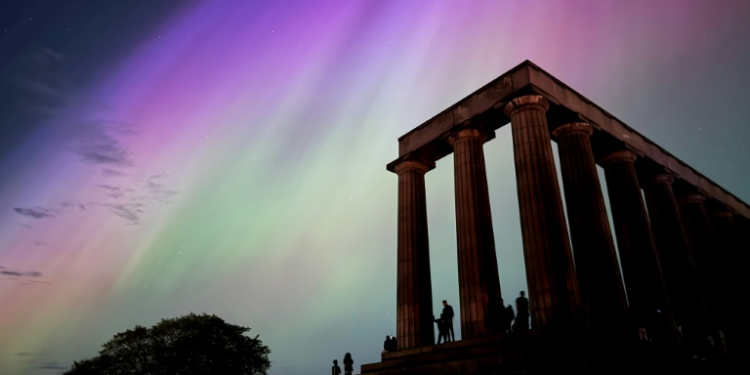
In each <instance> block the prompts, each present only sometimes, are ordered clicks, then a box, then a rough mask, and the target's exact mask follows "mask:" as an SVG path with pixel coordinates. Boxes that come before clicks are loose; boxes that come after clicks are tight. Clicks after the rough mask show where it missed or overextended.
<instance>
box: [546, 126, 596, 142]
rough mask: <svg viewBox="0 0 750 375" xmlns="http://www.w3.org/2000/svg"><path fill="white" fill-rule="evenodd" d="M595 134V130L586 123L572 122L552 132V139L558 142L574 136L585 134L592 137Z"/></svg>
mask: <svg viewBox="0 0 750 375" xmlns="http://www.w3.org/2000/svg"><path fill="white" fill-rule="evenodd" d="M593 133H594V128H593V127H592V126H591V125H589V124H587V123H585V122H571V123H569V124H565V125H563V126H560V127H558V128H557V129H555V130H553V131H552V138H553V139H555V140H558V139H560V138H563V137H567V136H570V135H574V134H583V135H586V136H587V137H590V136H591V134H593Z"/></svg>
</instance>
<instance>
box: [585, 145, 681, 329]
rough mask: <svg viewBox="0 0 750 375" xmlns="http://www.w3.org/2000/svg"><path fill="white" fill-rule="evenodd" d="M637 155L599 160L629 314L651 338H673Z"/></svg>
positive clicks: (615, 155)
mask: <svg viewBox="0 0 750 375" xmlns="http://www.w3.org/2000/svg"><path fill="white" fill-rule="evenodd" d="M635 159H636V155H635V154H634V153H633V152H630V151H615V152H613V153H611V154H609V155H606V156H605V157H603V158H601V159H600V160H599V162H600V164H601V165H602V167H603V168H604V173H605V176H606V180H607V192H608V193H609V206H610V209H611V210H612V220H613V221H614V227H615V233H616V234H617V245H618V250H619V253H620V262H621V264H622V272H623V274H624V279H625V287H626V290H627V295H628V302H629V307H630V309H629V315H630V318H631V321H632V322H633V325H634V326H635V327H636V328H639V329H644V330H646V332H643V333H645V334H646V335H647V336H648V337H649V338H652V339H656V340H658V341H673V340H674V339H675V337H674V334H675V327H674V319H673V316H672V311H671V308H670V304H669V299H668V297H667V292H666V288H665V286H664V280H663V278H662V274H661V268H660V265H659V260H658V257H657V256H656V249H655V247H654V242H653V238H652V235H651V229H650V227H649V222H648V217H647V216H646V206H645V205H644V203H643V196H642V195H641V187H640V185H639V183H638V177H637V175H636V172H635V164H634V162H635ZM662 326H664V327H662ZM644 338H645V337H644Z"/></svg>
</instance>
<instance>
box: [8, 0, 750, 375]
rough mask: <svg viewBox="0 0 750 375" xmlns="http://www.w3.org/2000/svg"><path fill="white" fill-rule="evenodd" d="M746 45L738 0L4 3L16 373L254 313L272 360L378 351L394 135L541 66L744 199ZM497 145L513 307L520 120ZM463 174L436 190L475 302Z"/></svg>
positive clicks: (505, 279)
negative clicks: (460, 243)
mask: <svg viewBox="0 0 750 375" xmlns="http://www.w3.org/2000/svg"><path fill="white" fill-rule="evenodd" d="M749 41H750V1H744V0H706V1H691V0H660V1H652V0H635V1H634V0H628V1H604V0H590V1H557V0H554V1H553V0H547V1H544V0H536V1H520V0H519V1H501V0H496V1H458V0H430V1H427V0H425V1H416V0H411V1H410V0H401V1H387V0H373V1H359V0H342V1H278V0H274V1H249V0H248V1H239V0H231V1H230V0H210V1H208V0H205V1H198V0H196V1H178V0H168V1H132V0H107V1H95V0H65V1H63V0H58V1H53V0H46V1H36V0H33V1H32V0H23V1H15V0H10V1H9V0H4V1H3V2H2V3H1V5H0V267H1V268H0V374H3V375H15V374H29V375H45V374H56V373H60V372H61V371H64V370H65V369H67V368H68V366H70V364H71V363H72V362H73V361H74V360H77V359H82V358H86V357H91V356H94V355H95V354H96V353H97V351H98V349H99V347H100V345H101V344H102V343H104V342H106V341H107V340H108V339H109V338H111V337H112V336H113V335H114V334H115V333H117V332H120V331H123V330H125V329H128V328H132V327H133V326H135V325H136V324H140V325H144V326H150V325H152V324H154V323H156V322H158V321H159V320H160V319H161V318H170V317H176V316H180V315H184V314H187V313H189V312H195V313H200V312H205V313H213V314H217V315H218V316H220V317H222V318H224V319H225V320H226V321H228V322H230V323H233V324H238V325H244V326H249V327H251V328H252V331H251V333H252V334H258V335H260V338H261V340H263V342H264V343H265V344H267V345H268V346H269V347H270V348H271V350H272V354H271V360H272V367H271V370H270V374H272V375H287V374H289V375H303V374H311V373H318V372H320V373H324V372H325V371H328V369H329V368H330V364H331V361H332V360H333V359H334V358H338V359H339V361H341V359H342V357H343V355H344V353H345V352H347V351H348V352H351V353H352V356H353V358H354V361H355V368H356V369H357V371H356V372H358V369H359V366H360V365H361V364H362V363H369V362H376V361H378V360H379V358H380V351H381V349H382V344H383V339H384V338H385V335H389V334H395V333H396V332H395V327H396V321H395V314H394V309H395V305H396V193H397V177H396V175H394V174H392V173H390V172H387V171H386V170H385V165H386V163H388V162H390V161H391V160H393V159H395V158H396V157H397V156H398V155H397V150H398V148H397V138H398V137H399V136H401V135H402V134H404V133H406V132H407V131H409V130H411V129H412V128H414V127H416V126H417V125H419V124H420V123H422V122H423V121H425V120H426V119H428V118H430V117H432V116H433V115H435V114H437V113H438V112H439V111H441V110H443V109H445V108H446V107H448V106H450V105H451V104H453V103H455V102H456V101H458V100H460V99H461V98H463V97H465V96H466V95H467V94H469V93H471V92H472V91H474V90H476V89H478V88H479V87H481V86H482V85H484V84H485V83H487V82H489V81H490V80H492V79H494V78H495V77H497V76H499V75H500V74H502V73H504V72H506V71H507V70H509V69H510V68H512V67H513V66H515V65H517V64H519V63H520V62H522V61H524V60H526V59H529V60H531V61H533V62H534V63H536V64H537V65H539V66H541V67H542V68H543V69H545V70H547V71H548V72H550V73H551V74H552V75H554V76H556V77H557V78H559V79H560V80H562V81H563V82H565V83H566V84H568V85H569V86H571V87H572V88H574V89H576V90H578V91H580V92H581V93H582V94H583V95H585V96H586V97H588V98H589V99H591V100H592V101H593V102H595V103H597V104H599V105H600V106H602V107H603V108H604V109H606V110H607V111H609V112H610V113H612V114H613V115H615V116H616V117H618V118H619V119H620V120H622V121H623V122H625V123H626V124H628V125H630V126H631V127H633V128H634V129H636V130H637V131H639V132H640V133H641V134H643V135H644V136H646V137H647V138H649V139H651V140H652V141H654V142H656V143H657V144H659V145H661V146H662V147H664V148H665V149H666V150H668V151H669V152H671V153H672V154H674V155H675V156H677V157H678V158H680V159H682V160H683V161H685V162H686V163H688V164H689V165H691V166H693V167H694V168H695V169H696V170H698V171H699V172H701V173H703V174H704V175H705V176H707V177H708V178H710V179H712V180H713V181H715V182H716V183H718V184H719V185H721V186H723V187H724V188H726V189H727V190H729V191H730V192H732V193H733V194H735V195H736V196H737V197H739V198H740V199H742V200H743V201H745V202H748V201H750V177H749V176H750V162H748V161H750V121H748V114H747V107H748V101H749V99H750V95H748V94H747V93H748V87H750V69H749V68H748V67H750V42H749ZM485 156H486V161H487V162H486V164H487V168H488V170H487V174H488V182H489V188H490V200H491V204H492V207H491V209H492V216H493V222H494V232H495V236H496V241H495V242H496V244H497V258H498V263H499V265H498V266H499V273H500V282H501V288H502V291H503V297H504V298H505V300H506V303H507V302H509V301H511V300H512V299H514V298H515V297H516V296H517V295H518V291H520V290H526V282H525V274H524V266H523V254H522V246H521V233H520V222H519V217H518V204H517V201H516V182H515V173H514V169H513V168H514V167H513V153H512V140H511V134H510V127H504V128H502V129H500V130H499V131H497V138H496V139H495V140H493V141H491V142H489V143H487V144H486V145H485ZM452 163H453V162H452V158H450V157H448V158H444V159H442V160H440V161H438V163H437V168H436V169H435V170H434V171H431V172H429V173H428V174H427V177H426V184H427V204H428V216H429V226H430V228H429V229H430V244H431V263H432V276H433V280H432V287H433V296H434V298H435V304H434V306H435V307H434V308H435V311H436V312H438V313H439V308H440V301H441V300H442V299H446V300H448V301H449V303H451V304H452V305H453V306H454V307H455V308H456V310H457V313H458V314H460V309H459V308H458V274H457V266H456V238H455V215H454V213H455V211H454V198H453V165H452ZM605 191H606V189H605ZM532 308H533V307H532ZM457 326H458V324H457ZM457 328H458V327H457ZM456 334H457V335H460V332H456Z"/></svg>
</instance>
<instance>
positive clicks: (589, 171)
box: [552, 123, 628, 329]
mask: <svg viewBox="0 0 750 375" xmlns="http://www.w3.org/2000/svg"><path fill="white" fill-rule="evenodd" d="M592 132H593V128H592V127H591V125H589V124H586V123H570V124H566V125H563V126H561V127H559V128H557V129H555V131H554V132H553V133H552V135H553V137H554V138H555V140H556V141H557V145H558V151H559V155H560V167H561V170H562V178H563V186H564V189H563V190H564V191H565V202H566V203H567V205H566V207H567V208H568V220H569V224H570V236H571V239H572V242H573V256H574V257H575V269H576V275H577V277H578V285H579V287H580V289H581V302H582V303H583V306H584V311H586V312H587V313H588V318H589V322H590V324H591V326H592V327H594V328H598V329H603V328H607V329H610V328H622V327H625V326H626V325H627V309H628V306H627V301H626V299H625V290H624V288H623V285H622V277H621V276H620V265H619V264H618V261H617V253H616V252H615V245H614V242H613V240H612V233H611V231H610V227H609V219H608V218H607V210H606V207H605V206H604V197H603V195H602V188H601V185H600V183H599V175H598V173H597V171H596V163H595V161H594V154H593V151H592V148H591V141H590V139H589V137H590V136H591V134H592Z"/></svg>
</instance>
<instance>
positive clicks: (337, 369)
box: [331, 359, 341, 375]
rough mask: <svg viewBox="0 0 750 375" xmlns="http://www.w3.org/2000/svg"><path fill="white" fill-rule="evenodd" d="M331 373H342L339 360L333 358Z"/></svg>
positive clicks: (334, 374)
mask: <svg viewBox="0 0 750 375" xmlns="http://www.w3.org/2000/svg"><path fill="white" fill-rule="evenodd" d="M331 375H341V367H339V361H337V360H335V359H334V360H333V367H331Z"/></svg>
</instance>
